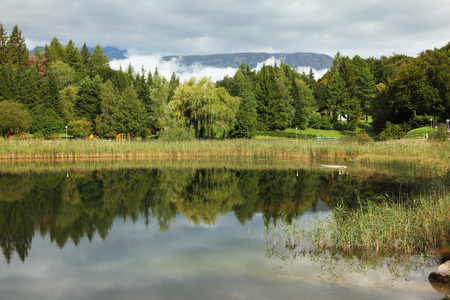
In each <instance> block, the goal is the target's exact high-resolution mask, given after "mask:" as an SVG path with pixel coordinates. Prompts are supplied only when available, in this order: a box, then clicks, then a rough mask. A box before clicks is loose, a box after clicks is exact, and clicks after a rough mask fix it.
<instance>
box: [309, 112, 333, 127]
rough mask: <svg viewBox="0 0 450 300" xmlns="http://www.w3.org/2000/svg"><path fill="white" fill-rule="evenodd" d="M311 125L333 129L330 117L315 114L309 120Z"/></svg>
mask: <svg viewBox="0 0 450 300" xmlns="http://www.w3.org/2000/svg"><path fill="white" fill-rule="evenodd" d="M309 127H311V128H314V129H323V130H332V129H333V124H331V119H330V117H322V116H319V115H317V114H313V115H312V116H311V118H310V120H309Z"/></svg>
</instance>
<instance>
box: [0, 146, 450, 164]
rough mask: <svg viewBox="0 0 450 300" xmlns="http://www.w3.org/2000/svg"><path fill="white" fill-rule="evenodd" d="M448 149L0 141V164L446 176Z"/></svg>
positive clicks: (434, 147) (436, 147)
mask: <svg viewBox="0 0 450 300" xmlns="http://www.w3.org/2000/svg"><path fill="white" fill-rule="evenodd" d="M449 153H450V143H448V142H446V143H436V142H431V141H417V140H412V141H388V142H378V143H370V144H364V145H360V144H357V143H351V142H316V141H295V140H294V141H292V140H282V139H279V140H240V139H236V140H195V141H183V142H161V141H151V142H122V143H121V142H115V141H113V142H106V141H101V140H94V141H84V140H77V141H70V140H69V141H65V140H57V141H42V140H28V141H14V140H13V141H8V140H7V141H0V159H25V158H28V159H29V158H45V159H49V158H51V159H54V158H59V159H79V158H117V159H123V158H139V157H141V158H148V159H152V158H245V159H248V158H249V159H253V158H271V159H287V160H313V159H320V160H322V161H324V162H330V161H346V160H349V161H354V162H358V163H392V162H403V163H405V162H406V163H411V164H414V165H423V166H427V167H431V168H434V169H436V170H438V171H440V170H448V169H449V168H450V164H449V161H450V160H449Z"/></svg>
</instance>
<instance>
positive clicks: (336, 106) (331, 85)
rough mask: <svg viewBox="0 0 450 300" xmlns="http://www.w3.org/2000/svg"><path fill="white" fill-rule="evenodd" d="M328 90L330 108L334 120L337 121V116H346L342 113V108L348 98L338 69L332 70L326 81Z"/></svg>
mask: <svg viewBox="0 0 450 300" xmlns="http://www.w3.org/2000/svg"><path fill="white" fill-rule="evenodd" d="M328 92H329V96H330V98H329V100H330V102H329V105H330V110H331V111H332V112H333V118H334V121H337V120H338V119H339V116H343V117H345V118H346V117H347V116H345V115H343V112H342V109H343V107H344V105H345V103H346V101H347V100H348V94H347V90H346V88H345V83H344V81H343V80H342V78H341V76H340V74H339V71H333V73H332V76H331V79H330V80H329V82H328Z"/></svg>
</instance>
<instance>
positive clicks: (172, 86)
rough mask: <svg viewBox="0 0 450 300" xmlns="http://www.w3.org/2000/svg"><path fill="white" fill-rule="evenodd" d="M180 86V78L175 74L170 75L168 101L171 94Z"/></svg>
mask: <svg viewBox="0 0 450 300" xmlns="http://www.w3.org/2000/svg"><path fill="white" fill-rule="evenodd" d="M179 85H180V77H178V76H176V74H175V72H173V73H172V76H171V77H170V81H169V100H170V99H172V97H173V93H174V92H175V90H176V88H177V87H178V86H179Z"/></svg>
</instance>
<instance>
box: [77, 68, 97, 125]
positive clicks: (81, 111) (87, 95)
mask: <svg viewBox="0 0 450 300" xmlns="http://www.w3.org/2000/svg"><path fill="white" fill-rule="evenodd" d="M101 87H102V80H101V78H100V76H95V77H94V78H93V79H91V78H90V77H89V76H86V77H85V78H84V80H83V81H82V82H81V84H80V86H79V89H78V94H77V97H76V100H75V107H74V111H75V114H76V115H77V117H78V118H86V120H88V121H89V122H92V124H94V123H95V119H96V118H97V116H99V115H100V113H101V101H100V89H101Z"/></svg>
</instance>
